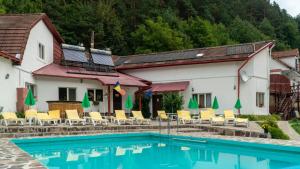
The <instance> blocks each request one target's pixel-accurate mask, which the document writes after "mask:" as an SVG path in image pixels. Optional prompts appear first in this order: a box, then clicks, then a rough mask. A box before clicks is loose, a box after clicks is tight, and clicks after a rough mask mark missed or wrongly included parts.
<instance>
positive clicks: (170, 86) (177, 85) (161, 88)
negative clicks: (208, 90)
mask: <svg viewBox="0 0 300 169" xmlns="http://www.w3.org/2000/svg"><path fill="white" fill-rule="evenodd" d="M189 83H190V82H188V81H182V82H170V83H155V84H152V85H151V89H152V92H175V91H185V90H186V88H187V87H188V85H189Z"/></svg>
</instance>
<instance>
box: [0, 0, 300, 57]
mask: <svg viewBox="0 0 300 169" xmlns="http://www.w3.org/2000/svg"><path fill="white" fill-rule="evenodd" d="M0 12H1V13H36V12H45V13H47V14H48V16H49V17H50V18H51V19H52V21H53V23H54V24H55V25H56V27H57V28H58V30H59V32H60V33H61V34H62V36H63V38H64V39H65V41H66V43H70V44H79V43H84V44H85V46H87V47H88V46H89V44H90V36H91V32H92V31H95V46H96V47H97V48H111V49H112V51H113V53H114V54H117V55H127V54H133V53H147V52H155V51H167V50H175V49H185V48H197V47H206V46H216V45H225V44H233V43H244V42H253V41H260V40H270V39H274V40H277V46H276V50H282V49H288V48H299V47H300V33H299V32H300V31H299V28H300V17H297V18H293V17H291V16H290V15H288V14H287V12H286V11H285V10H282V9H280V7H279V6H278V4H275V3H274V4H271V3H270V2H269V0H0Z"/></svg>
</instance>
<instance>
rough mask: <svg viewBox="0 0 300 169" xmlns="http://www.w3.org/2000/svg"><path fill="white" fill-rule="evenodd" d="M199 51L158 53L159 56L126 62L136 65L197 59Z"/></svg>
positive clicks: (152, 55) (141, 57) (135, 58)
mask: <svg viewBox="0 0 300 169" xmlns="http://www.w3.org/2000/svg"><path fill="white" fill-rule="evenodd" d="M197 54H198V51H197V50H190V51H184V52H172V53H157V54H149V55H147V54H145V55H140V56H137V57H133V58H130V59H129V60H127V61H125V63H128V64H135V63H152V62H164V61H172V60H183V59H194V58H197Z"/></svg>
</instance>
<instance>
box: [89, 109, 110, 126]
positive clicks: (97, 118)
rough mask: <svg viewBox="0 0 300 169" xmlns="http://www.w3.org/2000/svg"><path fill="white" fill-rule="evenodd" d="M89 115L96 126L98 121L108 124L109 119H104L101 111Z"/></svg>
mask: <svg viewBox="0 0 300 169" xmlns="http://www.w3.org/2000/svg"><path fill="white" fill-rule="evenodd" d="M89 115H90V118H91V121H92V123H93V125H94V126H96V125H97V123H98V124H105V125H108V120H107V119H104V118H103V117H102V116H101V114H100V113H99V112H90V113H89Z"/></svg>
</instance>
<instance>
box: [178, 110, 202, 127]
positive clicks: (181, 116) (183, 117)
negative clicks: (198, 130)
mask: <svg viewBox="0 0 300 169" xmlns="http://www.w3.org/2000/svg"><path fill="white" fill-rule="evenodd" d="M177 115H178V120H179V123H182V124H186V123H197V122H198V121H199V120H198V119H193V118H192V117H191V113H190V111H186V110H178V111H177Z"/></svg>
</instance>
